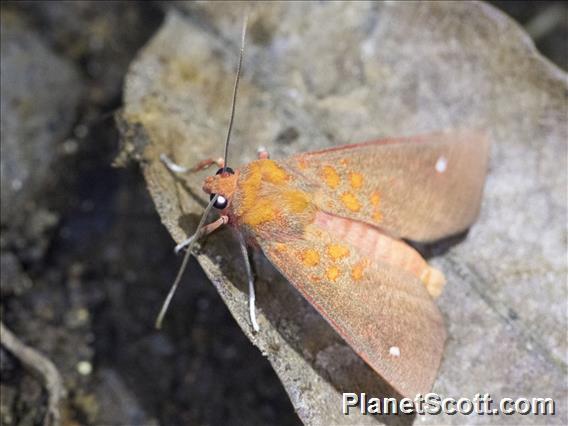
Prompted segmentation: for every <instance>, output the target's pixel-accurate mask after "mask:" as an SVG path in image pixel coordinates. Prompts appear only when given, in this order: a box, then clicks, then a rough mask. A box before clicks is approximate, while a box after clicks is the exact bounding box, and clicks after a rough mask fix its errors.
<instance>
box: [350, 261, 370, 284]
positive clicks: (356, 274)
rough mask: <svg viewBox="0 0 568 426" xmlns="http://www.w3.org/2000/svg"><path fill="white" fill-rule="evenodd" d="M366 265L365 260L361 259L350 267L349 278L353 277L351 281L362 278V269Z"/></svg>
mask: <svg viewBox="0 0 568 426" xmlns="http://www.w3.org/2000/svg"><path fill="white" fill-rule="evenodd" d="M366 267H367V262H366V261H364V260H362V261H361V262H358V263H357V264H356V265H355V266H354V267H353V269H351V278H353V281H361V279H362V278H363V271H364V269H365V268H366Z"/></svg>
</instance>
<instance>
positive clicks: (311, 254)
mask: <svg viewBox="0 0 568 426" xmlns="http://www.w3.org/2000/svg"><path fill="white" fill-rule="evenodd" d="M300 257H301V259H302V262H304V265H306V266H317V265H318V264H319V261H320V255H319V253H318V252H317V251H315V250H314V249H307V250H304V251H303V252H302V253H301V254H300Z"/></svg>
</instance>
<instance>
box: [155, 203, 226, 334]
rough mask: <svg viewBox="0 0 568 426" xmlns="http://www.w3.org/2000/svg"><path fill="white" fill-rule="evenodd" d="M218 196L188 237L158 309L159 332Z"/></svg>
mask: <svg viewBox="0 0 568 426" xmlns="http://www.w3.org/2000/svg"><path fill="white" fill-rule="evenodd" d="M218 196H219V194H215V196H214V197H213V198H212V199H211V201H209V204H208V205H207V207H206V208H205V211H204V212H203V216H201V220H200V221H199V225H197V229H196V230H195V233H194V234H193V235H192V236H191V237H190V241H189V243H188V244H187V249H186V252H185V255H184V256H183V261H182V263H181V266H180V267H179V270H178V273H177V275H176V279H175V280H174V283H173V284H172V286H171V288H170V291H169V292H168V295H167V296H166V299H165V300H164V303H163V304H162V309H160V313H159V314H158V317H157V318H156V324H155V326H156V328H157V329H158V330H160V329H161V328H162V322H163V321H164V317H165V316H166V312H167V311H168V308H169V306H170V302H171V301H172V298H173V297H174V294H175V292H176V290H177V288H178V285H179V283H180V281H181V277H182V276H183V273H184V272H185V269H186V268H187V263H188V262H189V258H190V257H191V251H192V249H193V246H194V244H195V242H196V241H197V240H198V239H199V238H200V237H201V230H202V229H203V226H204V225H205V220H206V219H207V216H208V215H209V212H210V211H211V209H212V208H213V204H215V201H217V197H218Z"/></svg>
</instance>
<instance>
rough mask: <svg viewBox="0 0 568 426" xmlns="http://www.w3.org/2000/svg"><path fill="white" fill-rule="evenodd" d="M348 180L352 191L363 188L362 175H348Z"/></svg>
mask: <svg viewBox="0 0 568 426" xmlns="http://www.w3.org/2000/svg"><path fill="white" fill-rule="evenodd" d="M349 180H350V182H351V188H353V189H359V188H361V187H362V186H363V175H362V174H361V173H350V174H349Z"/></svg>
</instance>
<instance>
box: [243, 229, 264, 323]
mask: <svg viewBox="0 0 568 426" xmlns="http://www.w3.org/2000/svg"><path fill="white" fill-rule="evenodd" d="M239 244H240V246H241V253H242V254H243V258H244V261H245V269H246V271H247V279H248V287H249V316H250V322H251V324H252V329H253V330H254V331H255V332H258V331H260V327H259V326H258V322H257V321H256V307H255V301H256V295H255V292H254V277H253V275H252V268H251V266H250V259H249V255H248V251H247V245H246V243H245V241H244V240H243V239H242V237H241V238H239Z"/></svg>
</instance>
